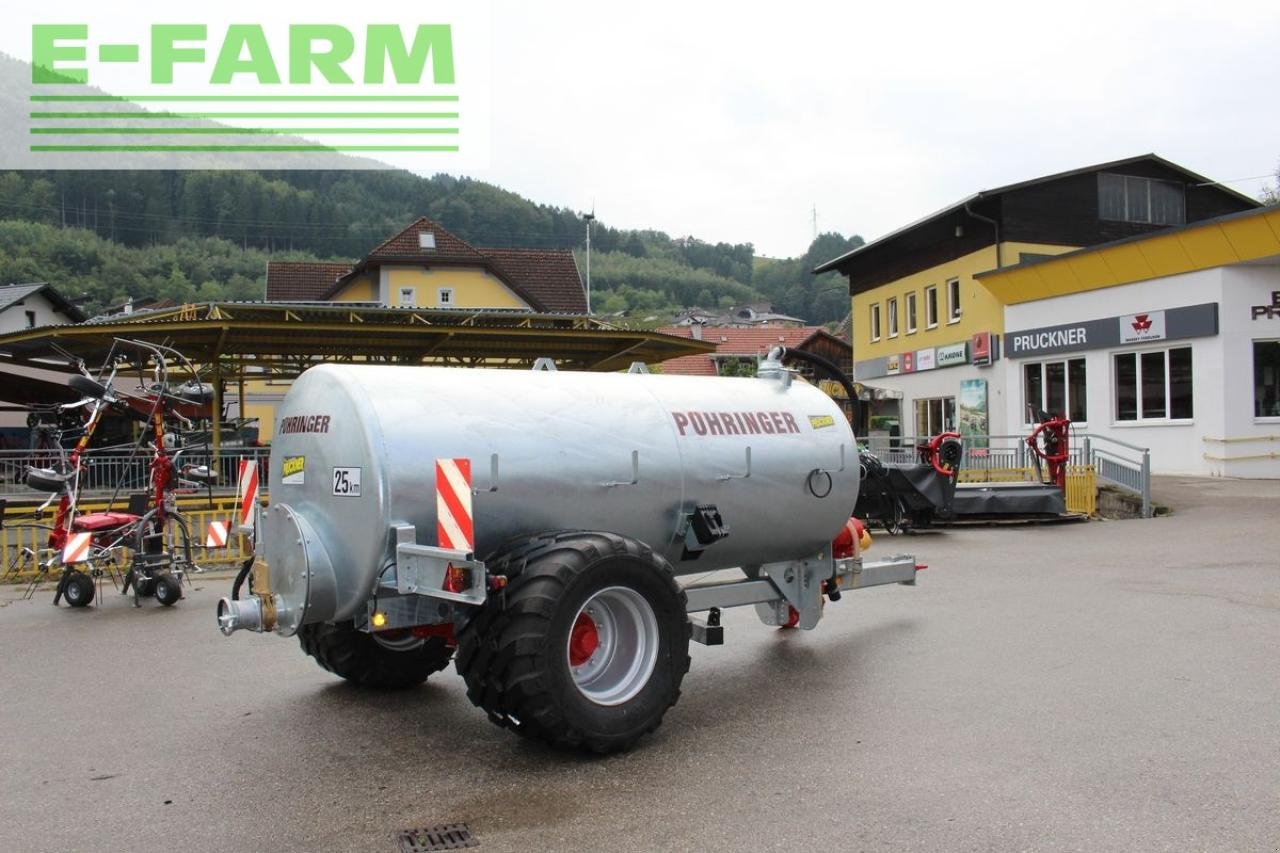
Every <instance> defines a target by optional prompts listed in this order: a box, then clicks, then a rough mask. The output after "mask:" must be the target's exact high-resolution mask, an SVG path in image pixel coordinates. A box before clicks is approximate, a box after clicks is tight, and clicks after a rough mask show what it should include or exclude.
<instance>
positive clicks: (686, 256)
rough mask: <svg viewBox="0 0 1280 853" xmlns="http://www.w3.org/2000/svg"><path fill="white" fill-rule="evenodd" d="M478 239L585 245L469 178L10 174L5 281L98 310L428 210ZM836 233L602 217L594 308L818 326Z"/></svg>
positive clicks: (359, 237)
mask: <svg viewBox="0 0 1280 853" xmlns="http://www.w3.org/2000/svg"><path fill="white" fill-rule="evenodd" d="M423 215H425V216H429V217H431V218H433V219H436V220H437V221H439V222H440V223H441V224H443V225H444V226H445V227H446V228H448V229H450V230H451V231H454V232H455V233H457V234H458V235H459V236H461V237H462V238H463V239H466V240H468V241H470V242H472V243H474V244H476V245H480V246H526V247H538V248H573V249H575V250H577V251H579V253H580V260H579V263H580V265H582V263H583V261H584V259H583V258H582V257H581V250H582V249H583V244H584V236H585V229H586V223H585V221H584V220H583V219H582V217H581V216H580V215H579V214H577V213H576V212H574V211H571V210H568V209H566V208H558V207H550V206H548V205H540V204H536V203H534V202H531V201H529V200H527V199H525V198H522V197H521V196H519V195H517V194H515V193H512V192H508V191H506V190H503V189H501V188H500V187H496V186H494V185H492V184H487V183H484V182H482V181H476V180H471V179H467V178H455V177H452V176H449V175H436V176H434V177H431V178H422V177H418V176H416V175H413V174H410V173H407V172H398V171H351V172H332V171H326V172H296V171H290V172H233V171H224V172H159V171H138V172H43V173H42V172H8V173H0V282H6V283H7V282H11V281H31V280H39V281H46V280H47V281H49V282H51V283H53V284H54V285H56V286H58V287H59V288H60V289H62V290H64V291H65V292H67V294H68V295H70V296H73V297H74V296H80V295H85V296H87V299H88V302H87V307H88V308H89V310H94V309H96V308H98V307H101V306H103V305H107V304H111V303H114V302H118V301H121V300H123V299H124V298H125V297H126V296H134V297H142V296H160V297H171V298H174V299H222V298H227V299H256V298H261V297H262V293H263V284H264V278H263V276H264V271H265V268H266V261H267V259H268V258H269V257H270V258H292V259H303V258H319V259H343V260H350V259H354V258H358V257H360V256H361V255H363V254H364V253H365V252H367V251H368V250H369V249H371V248H372V247H373V246H375V245H376V244H378V243H379V242H381V241H382V240H383V239H385V238H386V237H387V236H389V235H390V234H393V233H395V232H396V231H397V230H399V229H400V228H403V227H404V226H405V225H406V224H408V223H409V222H410V221H412V220H413V219H415V218H417V217H418V216H423ZM861 242H862V241H861V238H859V237H852V238H848V239H846V238H844V237H842V236H840V235H838V234H824V235H821V236H820V237H819V238H818V240H816V241H815V242H814V244H813V246H811V247H810V249H809V251H808V252H807V253H806V254H805V256H804V257H802V258H795V259H786V260H769V261H765V260H762V259H758V258H755V253H754V249H753V247H752V246H751V244H750V243H739V244H729V243H717V244H711V243H706V242H702V241H700V240H697V239H695V238H693V237H682V238H673V237H671V236H669V235H667V234H665V233H663V232H660V231H629V230H620V229H615V228H611V227H609V226H608V225H607V224H604V223H601V222H596V223H595V225H594V228H593V231H592V259H591V271H592V291H593V299H592V302H593V307H594V308H595V310H597V311H598V312H610V313H612V312H616V311H634V312H644V313H646V314H654V313H664V312H670V311H675V310H679V309H680V308H684V307H690V306H693V305H699V306H702V307H713V306H719V305H729V304H736V303H742V302H748V301H757V300H772V301H774V302H775V304H776V305H777V308H778V310H780V311H783V312H785V313H789V314H793V315H795V316H799V317H803V318H805V319H806V320H810V321H813V322H818V323H822V322H830V321H836V320H839V319H840V318H841V317H843V316H844V314H845V313H846V312H847V311H848V298H847V296H846V295H845V290H844V284H843V282H842V281H841V280H840V279H839V278H838V277H837V276H832V275H828V276H824V277H822V278H815V277H814V276H812V275H810V274H809V272H808V271H809V270H810V269H812V268H813V266H814V264H815V263H817V262H820V261H823V260H827V259H829V258H831V257H833V256H835V255H837V254H839V253H841V252H843V251H847V249H848V248H850V247H852V246H856V245H860V244H861Z"/></svg>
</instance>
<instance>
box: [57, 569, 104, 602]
mask: <svg viewBox="0 0 1280 853" xmlns="http://www.w3.org/2000/svg"><path fill="white" fill-rule="evenodd" d="M96 591H97V590H96V588H95V587H94V585H93V578H91V577H89V576H88V575H87V574H85V573H84V572H82V571H80V570H78V569H77V570H74V571H71V572H68V573H67V580H66V583H65V585H64V586H63V587H62V597H63V598H65V599H66V600H67V604H70V605H71V606H72V607H88V606H89V603H90V602H91V601H93V595H94V593H95V592H96Z"/></svg>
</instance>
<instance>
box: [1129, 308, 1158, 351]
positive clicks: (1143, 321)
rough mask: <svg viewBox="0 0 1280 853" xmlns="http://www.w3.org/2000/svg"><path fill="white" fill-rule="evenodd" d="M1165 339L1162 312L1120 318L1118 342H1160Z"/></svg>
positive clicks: (1149, 312)
mask: <svg viewBox="0 0 1280 853" xmlns="http://www.w3.org/2000/svg"><path fill="white" fill-rule="evenodd" d="M1164 338H1165V328H1164V312H1163V311H1147V312H1146V313H1144V314H1126V315H1124V316H1123V317H1121V318H1120V342H1121V343H1126V344H1133V343H1138V342H1140V341H1162V340H1164Z"/></svg>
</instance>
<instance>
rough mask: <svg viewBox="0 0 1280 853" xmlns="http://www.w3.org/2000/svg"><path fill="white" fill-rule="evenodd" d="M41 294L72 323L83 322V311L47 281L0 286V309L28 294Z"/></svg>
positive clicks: (19, 300)
mask: <svg viewBox="0 0 1280 853" xmlns="http://www.w3.org/2000/svg"><path fill="white" fill-rule="evenodd" d="M36 294H41V295H43V296H44V298H45V299H48V300H49V301H50V302H52V303H53V307H54V308H56V309H58V310H59V311H61V312H62V313H63V314H66V315H67V317H68V318H69V319H70V320H71V322H73V323H83V322H84V321H85V320H86V319H87V317H86V316H85V313H84V312H83V311H81V310H80V309H79V308H77V307H76V306H75V305H74V304H72V303H71V301H70V300H68V299H67V298H66V297H64V296H63V295H62V294H61V293H59V292H58V291H57V290H55V289H54V288H53V285H51V284H48V283H47V282H31V283H28V284H10V285H7V286H5V287H0V311H3V310H5V309H6V308H8V307H9V306H11V305H13V304H14V303H16V302H21V301H22V300H24V299H26V298H27V297H29V296H35V295H36Z"/></svg>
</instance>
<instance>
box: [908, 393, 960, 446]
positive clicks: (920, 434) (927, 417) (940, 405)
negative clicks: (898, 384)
mask: <svg viewBox="0 0 1280 853" xmlns="http://www.w3.org/2000/svg"><path fill="white" fill-rule="evenodd" d="M915 407H916V437H917V438H929V437H931V436H935V435H937V434H938V433H940V432H948V431H953V430H955V428H956V398H955V397H933V398H931V399H927V400H916V401H915Z"/></svg>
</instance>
